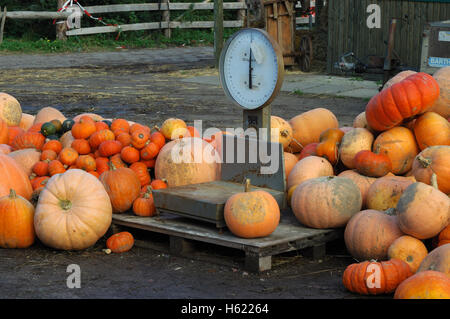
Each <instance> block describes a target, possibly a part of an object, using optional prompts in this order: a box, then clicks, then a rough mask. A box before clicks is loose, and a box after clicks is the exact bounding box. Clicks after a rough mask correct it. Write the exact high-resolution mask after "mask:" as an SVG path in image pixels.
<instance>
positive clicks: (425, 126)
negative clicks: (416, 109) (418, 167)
mask: <svg viewBox="0 0 450 319" xmlns="http://www.w3.org/2000/svg"><path fill="white" fill-rule="evenodd" d="M414 135H415V137H416V140H417V145H418V146H419V148H420V149H421V150H423V149H425V148H427V147H429V146H434V145H450V122H449V121H447V119H446V118H444V117H442V116H440V115H439V114H437V113H434V112H425V113H424V114H422V115H421V116H420V117H419V118H418V119H416V120H415V121H414Z"/></svg>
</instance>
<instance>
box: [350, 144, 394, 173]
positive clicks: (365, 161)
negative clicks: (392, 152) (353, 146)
mask: <svg viewBox="0 0 450 319" xmlns="http://www.w3.org/2000/svg"><path fill="white" fill-rule="evenodd" d="M354 163H355V168H356V170H357V171H358V173H360V174H362V175H365V176H370V177H382V176H385V175H386V174H387V173H389V172H390V171H391V170H392V163H391V159H390V158H389V157H388V156H387V155H385V154H379V153H377V152H372V151H368V150H364V151H360V152H358V153H356V155H355V158H354Z"/></svg>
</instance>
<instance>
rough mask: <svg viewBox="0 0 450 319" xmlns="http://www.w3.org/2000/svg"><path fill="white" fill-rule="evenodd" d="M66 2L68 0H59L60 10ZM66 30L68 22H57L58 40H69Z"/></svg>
mask: <svg viewBox="0 0 450 319" xmlns="http://www.w3.org/2000/svg"><path fill="white" fill-rule="evenodd" d="M65 2H66V1H65V0H58V10H59V9H61V8H62V6H63V5H64V3H65ZM66 31H67V25H66V23H57V24H56V38H57V39H58V40H63V41H66V40H67V36H66Z"/></svg>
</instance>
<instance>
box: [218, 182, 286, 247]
mask: <svg viewBox="0 0 450 319" xmlns="http://www.w3.org/2000/svg"><path fill="white" fill-rule="evenodd" d="M250 187H251V186H250V180H249V179H247V180H246V184H245V189H244V192H242V193H236V194H234V195H232V196H231V197H230V198H228V200H227V201H226V203H225V208H224V218H225V222H226V225H227V227H228V229H229V230H230V231H231V232H232V233H233V234H234V235H235V236H238V237H242V238H258V237H266V236H269V235H270V234H272V233H273V232H274V231H275V229H276V228H277V227H278V224H279V222H280V208H279V206H278V203H277V201H276V200H275V198H274V197H273V196H272V195H271V194H269V193H268V192H266V191H258V190H255V191H251V188H250Z"/></svg>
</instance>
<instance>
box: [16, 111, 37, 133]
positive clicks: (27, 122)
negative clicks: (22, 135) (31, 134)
mask: <svg viewBox="0 0 450 319" xmlns="http://www.w3.org/2000/svg"><path fill="white" fill-rule="evenodd" d="M34 118H35V116H34V115H31V114H27V113H22V118H21V119H20V124H19V127H20V128H22V129H24V130H25V131H28V129H29V128H30V127H32V126H33V123H34Z"/></svg>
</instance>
